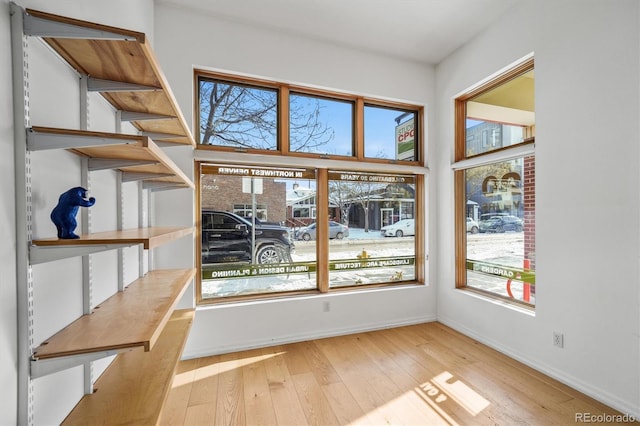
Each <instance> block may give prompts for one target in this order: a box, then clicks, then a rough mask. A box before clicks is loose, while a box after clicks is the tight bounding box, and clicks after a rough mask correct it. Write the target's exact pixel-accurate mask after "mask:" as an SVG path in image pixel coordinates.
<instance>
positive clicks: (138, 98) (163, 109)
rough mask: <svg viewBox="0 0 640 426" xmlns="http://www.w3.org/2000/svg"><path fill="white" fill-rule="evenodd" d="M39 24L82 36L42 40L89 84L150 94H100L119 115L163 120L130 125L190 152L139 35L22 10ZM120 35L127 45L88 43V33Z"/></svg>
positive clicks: (181, 122)
mask: <svg viewBox="0 0 640 426" xmlns="http://www.w3.org/2000/svg"><path fill="white" fill-rule="evenodd" d="M25 13H26V14H27V15H28V16H30V17H34V18H36V19H38V20H43V21H46V22H50V23H54V24H62V25H64V26H69V27H74V28H77V29H79V30H85V31H86V33H87V35H86V36H80V35H78V36H67V35H64V34H63V35H59V36H56V34H55V33H54V32H52V35H51V36H47V34H42V35H41V36H42V37H43V39H44V40H45V41H46V43H47V44H49V45H50V46H51V47H52V48H53V50H55V51H56V52H57V53H58V54H59V55H60V56H61V57H62V58H63V59H64V60H65V61H67V62H68V63H69V64H70V65H71V67H73V68H74V69H75V70H76V71H77V72H78V73H80V74H82V75H88V76H91V78H94V79H101V80H109V81H115V82H121V83H132V84H136V85H142V86H147V87H152V88H157V90H153V91H137V90H132V91H112V92H102V95H103V96H104V98H105V99H106V100H107V101H108V102H109V103H110V104H111V105H113V106H114V107H115V108H116V109H118V110H120V111H127V112H140V113H146V114H158V115H162V116H166V118H162V119H155V120H138V121H132V124H133V125H134V126H135V127H136V128H137V129H138V130H140V131H145V132H155V133H166V134H171V135H175V136H173V137H170V138H167V139H163V141H165V142H173V143H177V144H184V145H190V146H192V147H195V145H196V144H195V140H194V138H193V135H192V134H191V132H190V130H189V127H188V126H187V123H186V121H185V119H184V116H183V115H182V112H181V111H180V108H179V107H178V103H177V102H176V99H175V97H174V95H173V93H172V91H171V88H170V86H169V84H168V82H167V79H166V77H165V76H164V73H163V72H162V70H161V69H160V66H159V65H158V61H157V59H156V57H155V54H154V53H153V50H152V49H151V47H150V45H149V42H148V40H147V38H146V36H145V35H144V33H139V32H135V31H129V30H125V29H120V28H115V27H110V26H106V25H100V24H95V23H92V22H87V21H81V20H77V19H71V18H67V17H64V16H59V15H54V14H50V13H46V12H40V11H36V10H32V9H25ZM96 31H97V32H100V31H103V32H105V33H108V34H116V35H117V34H119V35H122V36H123V38H127V40H115V39H101V38H99V37H92V36H91V32H96Z"/></svg>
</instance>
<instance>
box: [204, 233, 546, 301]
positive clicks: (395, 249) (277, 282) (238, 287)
mask: <svg viewBox="0 0 640 426" xmlns="http://www.w3.org/2000/svg"><path fill="white" fill-rule="evenodd" d="M467 241H468V246H467V257H468V258H469V259H473V260H480V261H486V262H491V263H497V264H501V265H505V266H512V267H518V268H521V267H522V264H523V260H522V259H523V249H524V233H522V232H519V233H514V232H507V233H504V234H473V235H472V234H468V235H467ZM315 248H316V244H315V241H295V251H294V253H293V255H292V259H293V262H294V263H314V262H315V259H316V252H315ZM363 250H366V252H367V255H368V256H369V259H376V258H393V257H401V256H414V254H415V252H414V238H413V237H402V238H395V237H384V236H382V235H381V233H380V232H379V231H370V232H364V230H363V229H358V228H350V229H349V237H348V238H345V239H343V240H331V241H330V244H329V256H330V260H354V261H357V260H359V259H358V255H361V254H362V252H363ZM414 278H415V270H414V266H413V265H407V266H397V267H380V268H368V269H346V270H341V271H331V272H330V274H329V281H330V285H331V287H332V288H337V287H344V286H353V285H364V284H371V283H383V282H389V281H396V280H399V281H411V280H413V279H414ZM469 278H470V279H471V278H472V280H471V282H472V283H473V286H474V287H477V288H480V289H484V290H488V291H491V292H495V293H498V294H502V295H504V296H507V288H506V282H507V280H506V279H504V278H499V277H491V276H488V275H484V274H479V273H474V272H471V271H470V272H469ZM315 288H316V276H315V273H314V272H310V273H306V272H305V273H290V274H280V275H273V276H257V277H256V276H252V277H248V278H229V279H215V280H203V282H202V295H203V297H204V298H207V297H225V296H235V295H248V294H256V293H271V292H286V291H300V290H312V289H315ZM522 292H523V286H522V283H521V282H518V281H513V282H512V293H513V294H514V296H515V297H516V298H521V297H522ZM532 302H533V298H532Z"/></svg>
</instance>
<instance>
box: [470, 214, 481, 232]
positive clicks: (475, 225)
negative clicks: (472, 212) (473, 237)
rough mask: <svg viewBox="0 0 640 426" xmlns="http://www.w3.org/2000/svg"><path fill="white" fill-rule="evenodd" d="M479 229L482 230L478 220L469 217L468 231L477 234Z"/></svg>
mask: <svg viewBox="0 0 640 426" xmlns="http://www.w3.org/2000/svg"><path fill="white" fill-rule="evenodd" d="M479 231H480V225H478V222H476V221H475V220H473V219H471V218H470V217H468V218H467V232H471V233H472V234H477V233H478V232H479Z"/></svg>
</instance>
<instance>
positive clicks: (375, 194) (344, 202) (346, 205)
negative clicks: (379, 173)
mask: <svg viewBox="0 0 640 426" xmlns="http://www.w3.org/2000/svg"><path fill="white" fill-rule="evenodd" d="M362 177H364V178H366V177H367V176H366V175H362ZM384 187H385V185H383V184H379V183H372V182H368V181H364V180H363V181H338V180H334V181H330V182H329V199H330V201H333V202H334V203H336V204H338V205H339V206H340V208H341V209H343V213H342V215H343V217H345V218H348V217H349V210H350V209H351V208H352V207H353V206H354V205H358V204H359V205H360V206H362V209H363V210H364V231H365V232H369V207H370V204H371V202H372V201H373V200H375V199H379V198H380V196H381V192H382V190H383V189H384Z"/></svg>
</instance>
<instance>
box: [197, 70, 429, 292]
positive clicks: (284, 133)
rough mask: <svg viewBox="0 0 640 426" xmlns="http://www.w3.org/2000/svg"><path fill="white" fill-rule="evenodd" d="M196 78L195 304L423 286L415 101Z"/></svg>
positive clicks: (421, 175) (421, 173)
mask: <svg viewBox="0 0 640 426" xmlns="http://www.w3.org/2000/svg"><path fill="white" fill-rule="evenodd" d="M195 80H196V82H197V84H196V90H197V94H196V99H198V102H199V104H198V108H197V118H196V120H197V122H198V123H199V126H198V132H199V133H198V141H199V145H198V149H197V151H196V160H197V162H196V176H197V185H198V188H199V191H198V197H197V199H196V203H197V211H198V216H199V233H200V235H199V238H198V242H197V245H196V253H197V259H198V265H199V274H198V280H197V293H198V303H217V302H226V301H231V300H242V299H254V298H264V297H274V296H278V297H283V296H288V297H294V296H296V295H308V294H313V293H327V292H333V291H345V290H349V291H354V290H355V291H357V290H359V289H366V288H372V287H383V286H398V285H422V284H425V272H424V271H425V261H426V255H425V241H426V238H425V222H426V219H425V217H424V212H425V208H424V199H423V194H424V191H425V178H426V168H425V167H424V158H423V152H424V150H423V149H422V144H423V139H422V127H423V124H422V123H423V107H422V106H417V105H411V104H403V103H397V102H389V101H381V100H376V99H370V98H364V97H362V96H357V95H350V94H348V93H336V92H328V91H323V90H319V89H316V88H309V87H302V86H294V85H291V84H288V83H287V84H285V83H279V82H274V81H265V80H259V79H251V78H247V77H241V76H233V75H227V74H220V73H211V72H205V71H196V73H195Z"/></svg>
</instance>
